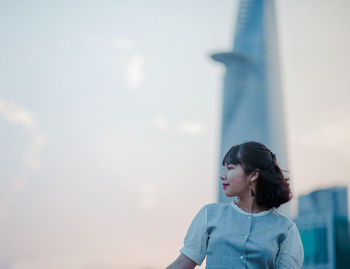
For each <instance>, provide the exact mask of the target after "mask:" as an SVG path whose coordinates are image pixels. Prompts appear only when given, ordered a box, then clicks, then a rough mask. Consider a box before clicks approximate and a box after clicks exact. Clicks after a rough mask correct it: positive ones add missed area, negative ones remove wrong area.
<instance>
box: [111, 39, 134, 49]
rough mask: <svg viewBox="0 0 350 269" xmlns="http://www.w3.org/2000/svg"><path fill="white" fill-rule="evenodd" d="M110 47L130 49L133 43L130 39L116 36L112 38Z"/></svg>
mask: <svg viewBox="0 0 350 269" xmlns="http://www.w3.org/2000/svg"><path fill="white" fill-rule="evenodd" d="M112 47H114V48H116V49H122V50H126V51H130V50H131V49H132V47H133V43H132V41H131V40H129V39H126V38H124V37H116V38H113V39H112Z"/></svg>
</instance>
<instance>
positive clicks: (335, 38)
mask: <svg viewBox="0 0 350 269" xmlns="http://www.w3.org/2000/svg"><path fill="white" fill-rule="evenodd" d="M238 5H239V1H237V0H220V1H208V0H201V1H199V0H191V1H183V0H178V1H160V0H157V1H156V0H150V1H140V0H134V1H131V0H130V1H107V0H101V1H89V0H84V1H82V0H81V1H80V0H76V1H66V0H64V1H35V0H33V1H23V0H22V1H21V0H17V1H6V0H3V1H1V2H0V40H1V42H0V138H1V139H0V147H1V149H2V150H1V151H0V158H1V161H0V171H1V180H0V235H1V241H0V269H56V268H57V269H58V268H60V269H61V268H65V269H97V268H98V269H112V268H113V269H116V268H118V269H119V268H121V269H146V268H147V269H158V268H159V269H160V268H164V267H166V265H168V264H169V263H171V262H172V261H173V260H174V259H175V258H176V257H177V256H178V255H179V249H180V248H181V247H182V244H183V239H184V236H185V233H186V230H187V228H188V226H189V224H190V222H191V220H192V218H193V217H194V215H195V214H196V213H197V211H198V210H199V209H200V207H201V206H203V205H204V204H206V203H211V202H216V201H217V197H216V195H217V184H218V181H219V179H218V175H217V171H218V158H219V137H220V121H221V98H222V80H223V75H224V66H222V65H219V64H217V63H215V62H214V61H213V60H211V59H210V57H209V56H210V55H211V54H212V53H214V52H217V51H228V50H231V47H232V42H233V38H234V31H235V22H236V17H237V10H238ZM349 12H350V2H349V1H347V0H334V1H327V0H293V1H287V0H279V1H276V14H277V25H278V37H279V49H280V59H279V60H280V65H281V79H282V86H283V87H282V88H283V96H284V104H285V107H284V108H285V109H284V110H285V113H286V117H285V123H286V128H287V129H286V130H287V145H286V146H287V149H288V159H289V170H290V176H291V183H292V188H293V193H294V197H295V198H296V197H298V196H299V195H302V194H306V193H309V192H311V191H313V190H316V189H320V188H327V187H331V186H345V187H348V189H349V187H350V180H349V173H348V170H347V168H348V166H349V164H350V154H349V152H350V136H349V133H350V117H349V115H350V93H349V85H350V76H349V74H350V52H349V49H348V48H349V47H350V35H349V30H348V27H349V24H350V17H349V16H348V14H349ZM277 158H278V156H277ZM296 204H297V203H296V199H295V201H294V206H293V210H292V213H293V216H296V214H297V210H296ZM202 268H204V265H203V266H202Z"/></svg>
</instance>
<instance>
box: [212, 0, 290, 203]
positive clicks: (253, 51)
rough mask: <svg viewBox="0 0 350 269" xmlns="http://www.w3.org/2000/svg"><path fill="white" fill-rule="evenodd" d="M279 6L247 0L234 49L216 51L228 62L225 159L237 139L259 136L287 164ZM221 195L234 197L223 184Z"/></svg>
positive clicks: (222, 199) (266, 0) (269, 1)
mask: <svg viewBox="0 0 350 269" xmlns="http://www.w3.org/2000/svg"><path fill="white" fill-rule="evenodd" d="M274 10H275V8H274V0H241V1H240V6H239V12H238V17H237V23H236V32H235V37H234V42H233V46H232V48H233V49H232V51H230V52H223V53H216V54H213V55H211V57H212V59H214V60H215V61H218V62H221V63H223V64H224V65H225V66H226V74H225V76H224V87H223V88H224V89H223V100H222V122H221V144H220V161H221V160H222V158H223V156H224V154H225V153H226V152H227V150H228V149H229V148H230V147H231V146H232V145H234V144H239V143H242V142H246V141H258V142H261V143H263V144H265V145H267V146H268V147H269V148H270V149H271V150H272V151H273V152H275V153H276V155H277V159H278V161H279V163H280V165H281V167H282V168H283V169H287V154H286V143H285V130H284V113H283V100H282V91H281V86H280V77H279V64H278V44H277V33H276V20H275V11H274ZM220 163H221V162H220ZM218 200H219V202H228V201H229V200H228V199H227V198H226V197H225V195H224V193H223V191H222V189H221V187H220V186H219V188H218Z"/></svg>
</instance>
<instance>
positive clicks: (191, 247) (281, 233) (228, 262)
mask: <svg viewBox="0 0 350 269" xmlns="http://www.w3.org/2000/svg"><path fill="white" fill-rule="evenodd" d="M180 251H181V253H182V254H184V255H185V256H187V257H188V258H190V259H191V260H193V261H194V262H196V263H197V264H198V265H201V264H202V262H203V260H204V258H205V257H206V269H233V268H234V269H240V268H245V269H253V268H254V269H256V268H259V269H260V268H266V269H267V268H269V269H273V268H278V269H281V268H288V269H294V268H295V269H296V268H298V269H299V268H301V266H302V264H303V260H304V253H303V246H302V243H301V240H300V236H299V231H298V229H297V227H296V225H295V224H294V222H293V221H291V220H290V219H289V218H287V217H285V216H282V215H281V214H279V213H278V212H277V210H276V209H274V208H273V209H271V210H269V211H263V212H260V213H257V214H250V213H247V212H245V211H243V210H242V209H240V208H239V207H238V206H237V205H236V204H235V203H234V202H232V203H230V204H220V203H213V204H208V205H205V206H203V207H202V208H201V210H200V211H199V212H198V214H197V215H196V216H195V218H194V219H193V221H192V223H191V225H190V227H189V229H188V231H187V234H186V237H185V240H184V246H183V248H182V249H181V250H180Z"/></svg>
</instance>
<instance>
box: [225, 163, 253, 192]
mask: <svg viewBox="0 0 350 269" xmlns="http://www.w3.org/2000/svg"><path fill="white" fill-rule="evenodd" d="M220 179H221V180H222V188H223V189H224V193H225V195H226V196H228V197H231V196H240V197H242V196H244V195H245V194H247V193H248V194H249V191H250V190H249V181H248V179H247V176H246V174H245V173H244V170H243V168H242V166H241V165H239V164H236V165H235V164H225V166H224V169H223V171H222V173H221V176H220Z"/></svg>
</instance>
